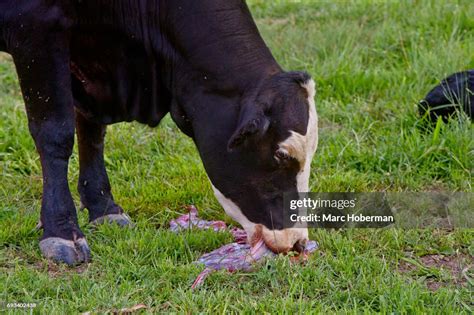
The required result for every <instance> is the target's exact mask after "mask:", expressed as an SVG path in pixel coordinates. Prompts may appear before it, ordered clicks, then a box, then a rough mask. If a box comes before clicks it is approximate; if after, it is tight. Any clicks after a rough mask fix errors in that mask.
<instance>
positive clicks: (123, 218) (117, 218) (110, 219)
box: [91, 213, 133, 227]
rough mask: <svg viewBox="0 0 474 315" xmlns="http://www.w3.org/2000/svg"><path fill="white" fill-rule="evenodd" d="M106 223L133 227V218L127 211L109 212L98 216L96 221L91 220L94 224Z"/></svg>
mask: <svg viewBox="0 0 474 315" xmlns="http://www.w3.org/2000/svg"><path fill="white" fill-rule="evenodd" d="M104 223H116V224H118V225H119V226H130V227H133V223H132V219H130V217H129V216H128V215H127V214H126V213H120V214H107V215H104V216H102V217H98V218H97V219H95V220H94V221H91V224H92V225H99V224H104Z"/></svg>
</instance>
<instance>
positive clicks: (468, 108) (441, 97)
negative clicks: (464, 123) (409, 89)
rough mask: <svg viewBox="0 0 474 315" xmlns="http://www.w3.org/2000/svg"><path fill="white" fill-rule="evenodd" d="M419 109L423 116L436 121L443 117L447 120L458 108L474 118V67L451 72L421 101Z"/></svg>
mask: <svg viewBox="0 0 474 315" xmlns="http://www.w3.org/2000/svg"><path fill="white" fill-rule="evenodd" d="M418 110H419V113H420V115H421V116H424V115H427V118H428V119H429V120H430V121H432V122H435V121H436V120H437V119H438V117H442V118H443V120H444V121H445V122H447V121H448V118H449V117H450V116H451V115H452V114H454V113H455V112H456V111H457V110H461V111H462V110H464V112H465V113H466V114H467V115H468V116H469V117H470V118H471V119H473V118H474V69H473V70H467V71H463V72H457V73H454V74H451V75H450V76H449V77H447V78H445V79H444V80H443V81H441V83H440V84H439V85H437V86H435V87H434V88H433V89H432V90H431V91H430V92H428V94H427V95H426V96H425V98H424V99H423V100H422V101H420V103H419V105H418Z"/></svg>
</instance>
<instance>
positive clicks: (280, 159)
mask: <svg viewBox="0 0 474 315" xmlns="http://www.w3.org/2000/svg"><path fill="white" fill-rule="evenodd" d="M273 157H274V159H275V161H277V163H278V165H279V166H280V167H289V166H292V165H293V164H295V163H296V164H297V163H298V161H297V160H296V159H295V158H294V157H293V156H291V155H290V154H288V151H286V150H285V149H278V150H276V151H275V155H274V156H273Z"/></svg>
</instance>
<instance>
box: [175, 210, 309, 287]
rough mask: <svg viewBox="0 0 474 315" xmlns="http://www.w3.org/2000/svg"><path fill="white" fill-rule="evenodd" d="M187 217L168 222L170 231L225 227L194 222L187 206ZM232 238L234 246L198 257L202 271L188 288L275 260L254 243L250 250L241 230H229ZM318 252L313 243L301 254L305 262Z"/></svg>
mask: <svg viewBox="0 0 474 315" xmlns="http://www.w3.org/2000/svg"><path fill="white" fill-rule="evenodd" d="M187 209H188V210H189V213H188V214H184V215H182V216H180V217H179V218H177V219H175V220H171V222H170V230H171V231H173V232H179V231H182V230H186V229H191V228H197V229H200V230H204V229H213V230H214V231H216V232H217V231H223V230H226V229H227V225H226V224H225V222H223V221H206V220H202V219H200V218H198V211H197V209H196V207H194V206H189V207H187ZM230 232H231V233H232V235H233V236H234V240H235V242H234V243H230V244H227V245H224V246H221V247H220V248H218V249H216V250H214V251H212V252H210V253H207V254H204V255H202V256H201V257H200V258H199V259H198V260H197V262H198V263H201V264H203V265H204V266H205V267H206V268H205V269H204V270H203V271H202V272H201V273H200V274H199V275H198V277H197V278H196V280H195V281H194V283H193V285H192V286H191V288H193V289H194V288H196V287H198V286H200V285H201V284H202V283H203V282H204V280H205V279H206V277H207V276H208V275H209V274H210V273H211V272H213V271H215V270H221V269H226V270H228V271H229V272H234V271H238V270H243V271H249V270H251V269H252V267H253V265H254V264H255V263H256V262H258V261H260V260H261V259H263V258H264V257H273V256H276V254H275V253H273V252H272V251H271V250H270V249H269V248H268V247H267V246H266V245H265V243H264V241H263V240H260V241H258V242H257V243H256V244H255V245H254V246H253V247H252V246H250V245H249V244H248V243H247V234H246V233H245V231H244V230H242V229H238V228H232V229H231V230H230ZM317 248H318V244H317V243H316V242H315V241H308V242H307V243H306V248H305V251H304V253H302V256H303V258H304V259H305V258H306V257H307V256H308V255H309V254H310V253H312V252H314V251H315V250H316V249H317Z"/></svg>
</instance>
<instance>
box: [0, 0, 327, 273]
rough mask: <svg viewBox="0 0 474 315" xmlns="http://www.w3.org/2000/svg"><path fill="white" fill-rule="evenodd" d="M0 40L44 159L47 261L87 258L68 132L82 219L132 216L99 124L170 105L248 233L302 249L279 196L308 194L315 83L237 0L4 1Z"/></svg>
mask: <svg viewBox="0 0 474 315" xmlns="http://www.w3.org/2000/svg"><path fill="white" fill-rule="evenodd" d="M0 49H1V50H3V51H5V52H7V53H9V54H11V56H12V58H13V62H14V64H15V67H16V71H17V74H18V77H19V82H20V87H21V91H22V95H23V99H24V102H25V107H26V112H27V117H28V126H29V131H30V133H31V136H32V137H33V139H34V142H35V146H36V148H37V151H38V153H39V156H40V161H41V167H42V174H43V194H42V204H41V215H40V223H41V225H42V228H43V234H42V237H41V239H40V243H39V247H40V250H41V253H42V255H43V256H44V257H46V258H48V259H52V260H55V261H57V262H62V263H66V264H68V265H76V264H80V263H83V262H88V261H89V260H90V250H89V246H88V244H87V241H86V239H85V237H84V234H83V232H82V231H81V229H80V228H79V225H78V221H77V214H76V209H75V205H74V202H73V199H72V197H71V192H70V190H69V188H68V179H67V170H68V160H69V157H70V156H71V153H72V149H73V146H74V135H75V133H77V141H78V148H79V166H80V173H79V182H78V191H79V194H80V200H81V203H82V205H83V206H84V207H85V208H86V209H87V210H88V214H89V220H90V222H91V223H93V224H98V223H102V222H116V223H118V224H120V225H129V224H130V223H131V220H130V218H129V217H128V216H127V215H126V213H125V212H124V210H123V209H122V208H121V207H120V206H119V205H118V204H117V203H116V202H115V201H114V198H113V196H112V193H111V187H110V183H109V179H108V177H107V173H106V169H105V166H104V156H103V151H104V137H105V132H106V126H107V125H110V124H113V123H117V122H124V121H127V122H128V121H138V122H140V123H143V124H147V125H149V126H152V127H154V126H157V125H158V124H159V122H160V120H161V119H162V118H163V117H164V116H165V115H166V114H168V113H170V115H171V118H172V120H173V121H174V123H175V124H176V125H177V126H178V128H179V129H180V130H181V131H182V132H183V133H184V134H186V135H187V136H189V137H191V138H192V140H193V141H194V143H195V145H196V147H197V150H198V151H199V154H200V157H201V159H202V162H203V165H204V168H205V171H206V173H207V175H208V177H209V179H210V182H211V185H212V189H213V190H214V193H215V196H216V197H217V199H218V201H219V203H220V204H221V205H222V207H223V208H224V210H225V212H226V213H227V214H228V215H229V216H230V217H232V218H233V219H234V220H235V221H237V222H238V223H240V224H241V225H242V226H243V228H244V229H245V231H246V232H247V234H248V237H249V240H250V242H253V240H256V239H257V238H261V239H262V238H263V240H264V241H265V243H266V244H267V246H269V247H270V248H271V249H272V250H273V251H275V252H279V253H284V252H288V251H290V250H293V249H295V250H300V251H301V249H302V248H304V244H305V242H306V240H307V239H308V230H307V229H304V228H295V227H287V226H284V223H283V221H284V218H283V194H284V193H286V192H289V193H294V192H303V191H308V179H309V174H310V164H311V160H312V158H313V155H314V153H315V150H316V147H317V142H318V128H317V113H316V107H315V101H314V97H315V83H314V81H313V79H312V78H311V77H310V76H309V75H308V74H307V73H305V72H287V71H284V70H283V69H282V67H281V66H280V65H279V64H278V63H277V62H276V60H275V59H274V57H273V56H272V54H271V52H270V50H269V48H268V47H267V46H266V44H265V42H264V41H263V39H262V37H261V35H260V34H259V31H258V29H257V27H256V24H255V22H254V20H253V18H252V16H251V13H250V11H249V9H248V7H247V5H246V3H245V1H242V0H200V1H195V0H173V1H171V0H168V1H167V0H136V1H130V0H116V1H110V0H0Z"/></svg>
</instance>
